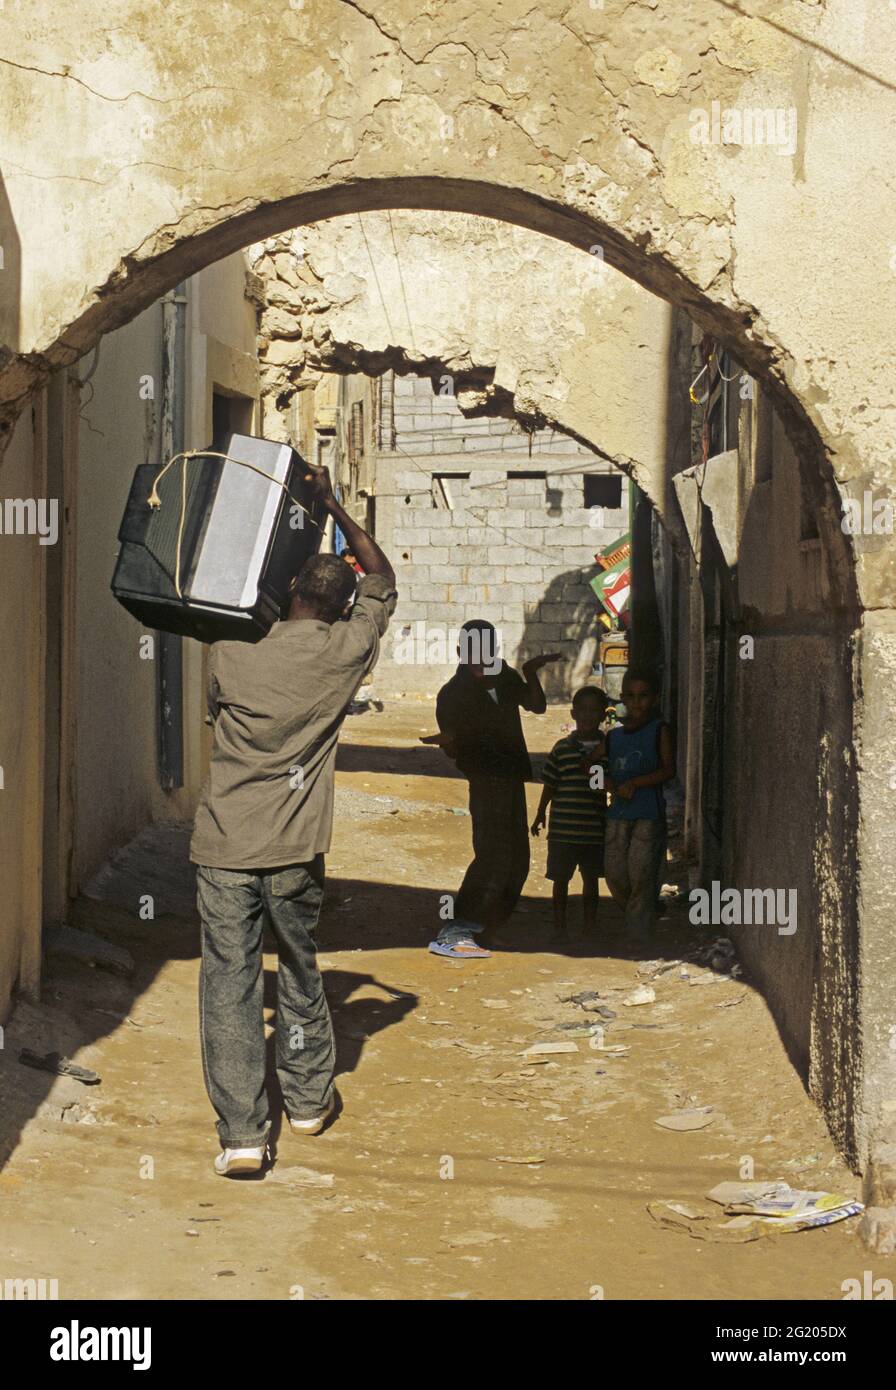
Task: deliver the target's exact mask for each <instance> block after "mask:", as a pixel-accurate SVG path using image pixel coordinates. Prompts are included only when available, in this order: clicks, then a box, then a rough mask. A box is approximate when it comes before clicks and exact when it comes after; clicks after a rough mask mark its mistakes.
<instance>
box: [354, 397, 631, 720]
mask: <svg viewBox="0 0 896 1390" xmlns="http://www.w3.org/2000/svg"><path fill="white" fill-rule="evenodd" d="M394 392H395V397H394V419H395V437H396V448H395V451H394V452H393V451H387V452H381V453H380V454H379V455H378V458H377V468H376V477H377V539H378V540H379V541H380V542H381V544H382V545H383V546H384V547H385V549H386V551H387V553H388V555H389V557H390V559H391V560H392V563H393V564H394V566H395V570H396V575H397V577H398V587H399V602H398V609H397V611H396V615H395V618H394V619H393V623H392V627H391V629H390V634H389V636H388V637H387V639H386V642H385V643H384V645H383V650H382V655H381V657H380V662H379V666H378V668H377V673H376V677H375V684H376V691H377V694H382V695H384V696H390V695H396V694H400V693H404V692H409V693H417V694H424V695H434V694H435V692H436V691H437V690H438V688H439V686H440V685H441V684H443V682H444V681H445V680H447V679H448V677H449V676H450V675H451V674H452V672H453V670H454V666H455V663H456V657H455V646H456V636H455V635H454V632H455V631H456V629H457V628H459V627H460V625H461V624H462V623H463V622H465V621H466V620H467V619H469V618H477V617H482V618H487V619H488V620H489V621H491V622H493V623H494V624H495V626H496V628H498V630H499V634H500V639H501V651H502V654H503V656H504V657H505V659H506V660H507V661H509V662H510V664H511V665H513V666H516V667H519V666H520V665H521V664H522V663H523V661H525V660H526V659H527V658H528V657H530V656H534V655H537V654H538V653H539V652H541V651H552V652H553V651H556V652H560V653H561V654H562V657H563V660H562V662H559V663H557V665H556V666H552V667H550V668H547V669H546V671H545V673H544V678H543V683H544V685H545V689H546V691H547V693H548V696H549V698H550V699H552V700H557V701H565V700H567V699H568V698H569V696H570V694H571V692H572V690H574V689H575V688H576V686H578V685H580V684H582V683H584V682H586V681H587V680H589V679H590V678H591V665H592V662H593V661H594V659H595V653H596V642H597V639H598V638H599V635H600V632H601V628H600V626H599V623H598V613H599V609H598V604H597V600H596V598H595V596H594V591H593V590H592V589H591V587H590V584H589V580H590V579H591V578H592V577H593V576H594V575H595V574H597V573H598V572H599V568H598V566H597V565H596V563H595V561H594V554H595V551H598V550H602V549H603V548H604V547H606V546H608V545H610V544H611V543H612V542H613V541H615V540H616V539H618V537H619V536H621V535H623V534H624V533H625V532H626V531H627V530H628V525H629V519H628V492H627V487H626V486H625V480H623V487H622V496H621V506H620V507H619V508H617V509H607V508H605V509H603V512H602V515H600V514H598V513H596V512H595V510H594V509H589V508H586V506H585V500H584V478H583V475H584V473H585V472H586V471H587V472H595V471H597V472H601V473H606V472H612V471H613V470H611V469H610V468H608V466H607V465H606V464H604V463H603V462H602V461H601V460H599V459H598V458H597V456H596V455H594V454H593V453H591V451H590V450H588V449H585V448H584V447H583V446H581V445H579V444H577V443H576V442H575V441H574V440H571V439H569V438H568V437H567V436H565V435H559V434H557V433H555V432H554V431H551V430H544V431H541V432H540V433H538V434H536V435H535V436H533V438H532V440H531V453H530V441H529V439H528V437H527V436H526V435H524V434H522V433H521V432H520V431H519V430H518V429H517V428H515V427H514V425H513V424H512V423H511V422H509V421H506V420H494V419H482V420H478V419H477V420H467V419H465V418H464V417H463V415H462V414H461V412H460V410H459V408H458V406H457V403H456V401H455V400H454V398H453V397H452V396H449V395H438V394H436V393H434V392H433V389H432V386H431V384H430V382H429V381H428V380H425V379H422V378H416V377H397V378H395V381H394ZM535 471H543V472H544V473H545V474H546V475H547V476H546V478H533V477H526V476H521V475H524V474H526V473H532V472H535ZM440 474H441V475H447V476H446V477H445V486H446V488H447V489H448V491H449V493H450V500H451V503H452V506H451V507H446V505H445V499H444V497H443V495H442V492H441V489H440V488H439V486H438V484H437V482H436V479H437V477H438V475H440ZM459 474H460V475H466V476H457V475H459ZM451 475H455V476H451ZM597 521H602V523H603V524H602V525H600V526H597V525H595V523H596V522H597Z"/></svg>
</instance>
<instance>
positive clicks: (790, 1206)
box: [706, 1181, 865, 1231]
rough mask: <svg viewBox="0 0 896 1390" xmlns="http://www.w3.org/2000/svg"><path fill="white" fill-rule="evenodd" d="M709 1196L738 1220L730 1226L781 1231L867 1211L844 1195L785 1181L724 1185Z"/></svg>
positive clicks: (829, 1222) (793, 1229) (828, 1221)
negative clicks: (753, 1225)
mask: <svg viewBox="0 0 896 1390" xmlns="http://www.w3.org/2000/svg"><path fill="white" fill-rule="evenodd" d="M706 1195H707V1197H708V1198H709V1200H710V1201H711V1202H716V1203H717V1204H718V1205H719V1206H722V1207H724V1208H725V1211H726V1213H727V1214H728V1215H730V1216H733V1217H734V1218H735V1220H734V1221H730V1222H728V1223H726V1224H727V1225H728V1226H729V1227H731V1226H736V1227H744V1226H750V1225H752V1224H754V1223H757V1222H758V1223H761V1224H762V1225H764V1226H767V1227H768V1228H769V1229H774V1230H778V1231H805V1230H809V1229H811V1228H812V1227H815V1226H829V1225H831V1223H832V1222H834V1221H843V1220H845V1219H846V1217H848V1216H858V1215H859V1213H860V1212H862V1211H864V1209H865V1208H864V1206H863V1204H862V1203H861V1202H855V1201H852V1200H851V1199H850V1198H849V1197H844V1196H843V1194H842V1193H835V1192H808V1191H805V1190H801V1189H799V1188H792V1187H791V1186H790V1184H789V1183H786V1182H781V1181H777V1182H764V1183H763V1182H747V1183H736V1182H722V1183H719V1184H718V1185H717V1186H716V1187H714V1188H712V1190H711V1191H710V1192H707V1194H706Z"/></svg>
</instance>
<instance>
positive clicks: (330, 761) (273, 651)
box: [190, 575, 397, 869]
mask: <svg viewBox="0 0 896 1390" xmlns="http://www.w3.org/2000/svg"><path fill="white" fill-rule="evenodd" d="M396 597H397V595H396V591H395V587H394V585H392V584H390V583H388V582H387V581H386V580H385V579H384V578H382V576H380V575H366V576H365V577H364V578H363V579H362V580H361V581H360V583H359V585H358V595H357V598H356V600H355V603H354V606H353V608H352V610H351V615H350V617H349V618H348V619H346V620H345V621H340V622H336V623H324V622H319V621H317V620H315V619H310V618H298V619H293V620H291V621H286V622H280V623H277V624H275V626H274V627H273V628H272V629H271V631H270V632H269V633H268V635H267V636H266V637H263V638H262V639H261V641H260V642H257V643H256V644H255V645H254V646H250V645H249V644H248V643H245V642H216V643H215V644H214V646H213V647H212V655H211V660H210V663H209V689H208V705H209V713H210V714H211V717H212V720H213V721H214V728H215V741H214V747H213V749H212V756H211V764H210V768H209V776H208V779H207V781H206V783H205V786H204V787H203V790H202V795H201V797H200V801H199V806H198V809H197V811H196V821H195V825H194V828H193V838H192V841H191V844H190V858H191V859H192V861H193V863H194V864H206V865H208V866H209V867H211V868H216V869H271V868H276V867H280V866H282V865H285V864H300V863H306V862H307V861H308V860H310V859H313V858H314V856H315V855H316V854H321V853H326V851H327V850H328V849H329V847H330V836H331V833H332V826H333V781H334V769H335V763H336V741H337V738H338V735H339V729H340V726H341V724H342V721H343V719H344V718H345V713H346V710H347V708H348V706H349V704H350V703H351V700H352V699H353V697H354V695H355V693H356V692H357V690H358V687H359V686H360V684H361V682H362V680H363V679H364V676H365V674H366V673H367V672H368V671H369V670H370V669H371V667H372V666H373V665H374V664H375V662H376V660H377V657H378V655H379V647H380V638H381V637H382V635H383V634H384V633H385V631H386V628H387V626H388V623H389V619H390V617H391V616H392V613H393V612H394V611H395V603H396Z"/></svg>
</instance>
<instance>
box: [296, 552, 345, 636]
mask: <svg viewBox="0 0 896 1390" xmlns="http://www.w3.org/2000/svg"><path fill="white" fill-rule="evenodd" d="M357 587H358V579H357V575H356V574H355V572H354V570H353V569H352V568H351V566H350V565H347V564H346V563H345V561H344V560H342V559H340V557H339V556H338V555H312V556H311V558H310V560H306V561H305V563H304V565H303V566H302V568H301V569H300V570H299V573H298V576H297V578H296V584H295V596H296V598H298V599H300V600H301V602H302V603H307V604H308V607H309V608H313V609H314V612H315V613H316V614H317V616H318V617H319V618H320V619H322V621H323V622H326V623H334V622H335V621H336V619H337V618H339V617H341V616H342V611H343V609H344V608H345V605H346V604H347V603H348V601H349V599H350V598H351V596H352V594H353V593H354V592H355V590H356V589H357Z"/></svg>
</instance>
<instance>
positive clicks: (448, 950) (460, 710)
mask: <svg viewBox="0 0 896 1390" xmlns="http://www.w3.org/2000/svg"><path fill="white" fill-rule="evenodd" d="M457 650H458V656H459V657H460V665H459V666H458V668H457V671H456V673H455V675H453V676H452V677H451V680H450V681H448V683H447V685H443V686H442V689H441V690H440V691H439V694H438V698H437V701H436V720H437V721H438V725H439V730H440V733H439V734H438V735H437V736H436V738H435V739H434V740H432V741H434V742H438V743H439V744H440V745H441V747H442V748H443V749H444V750H445V752H446V753H447V754H448V756H449V757H451V758H453V759H454V760H455V762H456V763H457V766H458V769H459V770H460V771H461V772H462V773H463V774H464V776H465V777H466V778H467V779H468V781H469V783H470V816H471V818H472V821H473V862H472V864H471V865H470V867H469V868H468V869H467V872H466V874H465V875H464V881H463V883H462V884H461V888H460V892H459V893H458V895H457V898H456V900H455V903H454V915H453V917H452V918H451V919H450V920H448V921H446V922H445V924H444V926H443V927H442V929H441V931H440V932H439V935H438V938H437V940H435V941H432V942H430V946H429V949H430V951H432V952H433V953H434V954H435V955H439V956H451V957H453V958H454V959H455V960H465V959H469V958H484V957H488V956H489V955H490V954H491V953H490V952H489V951H487V950H484V949H483V948H482V947H481V946H477V944H476V942H475V941H474V939H473V936H474V933H476V932H481V931H485V930H486V928H488V929H489V930H494V929H495V928H496V927H498V926H500V924H501V923H502V922H504V921H505V920H506V919H507V918H508V917H509V916H510V914H511V912H512V911H513V909H514V907H515V906H516V904H517V900H518V899H519V896H520V893H521V892H522V889H523V884H524V883H525V882H526V875H527V874H528V872H529V831H528V816H527V814H526V787H525V784H526V781H527V780H528V779H529V778H531V776H532V767H531V764H530V762H529V754H528V751H527V749H526V740H525V739H524V737H523V728H522V724H521V722H520V708H522V709H525V710H529V711H530V712H531V713H532V714H544V711H545V709H546V707H547V701H546V700H545V696H544V691H543V690H542V688H541V684H540V683H539V680H538V672H539V671H540V670H541V668H542V666H545V665H546V664H547V663H548V662H549V661H559V660H560V656H559V653H558V654H555V655H552V656H534V657H532V658H531V660H529V661H527V662H526V663H525V665H524V666H523V668H522V670H523V674H522V676H520V675H518V674H517V672H516V671H514V670H513V669H512V668H511V667H510V666H508V665H507V664H506V662H504V661H502V660H501V658H500V657H499V656H498V655H497V636H496V633H495V629H494V628H493V627H492V625H491V623H486V622H483V621H482V620H480V619H476V620H474V621H473V622H469V623H464V625H463V627H462V628H461V631H460V645H459V646H458V649H457Z"/></svg>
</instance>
